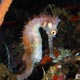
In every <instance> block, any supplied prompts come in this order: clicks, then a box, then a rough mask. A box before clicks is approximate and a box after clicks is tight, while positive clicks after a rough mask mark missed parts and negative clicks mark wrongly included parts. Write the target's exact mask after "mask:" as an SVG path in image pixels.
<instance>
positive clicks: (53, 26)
mask: <svg viewBox="0 0 80 80" xmlns="http://www.w3.org/2000/svg"><path fill="white" fill-rule="evenodd" d="M59 22H60V19H59V18H58V17H56V16H55V17H49V18H48V19H47V20H45V21H44V22H43V24H42V26H43V29H44V30H45V31H46V33H47V34H48V36H49V37H55V35H56V33H57V31H58V29H57V26H58V24H59Z"/></svg>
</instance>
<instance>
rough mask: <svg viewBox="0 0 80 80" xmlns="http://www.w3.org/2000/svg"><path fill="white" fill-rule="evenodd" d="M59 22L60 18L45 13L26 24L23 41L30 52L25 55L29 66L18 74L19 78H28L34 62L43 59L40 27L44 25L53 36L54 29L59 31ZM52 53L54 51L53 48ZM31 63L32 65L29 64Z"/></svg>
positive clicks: (26, 50)
mask: <svg viewBox="0 0 80 80" xmlns="http://www.w3.org/2000/svg"><path fill="white" fill-rule="evenodd" d="M48 23H49V24H48ZM58 23H59V19H58V18H57V17H51V16H48V15H46V16H45V15H44V16H39V17H37V18H34V19H32V20H31V21H29V23H28V24H27V25H25V29H24V31H23V37H24V38H23V43H24V47H25V52H27V53H26V54H28V55H27V56H24V57H25V58H24V60H25V61H26V64H27V66H26V71H25V73H23V74H21V75H18V79H19V80H23V79H24V78H27V77H28V76H29V75H30V74H31V72H32V70H33V67H34V64H35V63H36V62H40V60H41V59H42V38H41V34H40V32H39V28H40V27H42V28H43V29H44V30H45V31H46V33H47V34H48V37H49V36H51V38H52V37H53V32H52V31H53V30H54V31H57V25H58ZM51 40H52V39H51ZM49 41H50V40H49ZM49 46H50V45H49ZM51 46H52V45H51ZM29 49H30V50H31V52H30V55H29V53H28V52H29V51H28V50H29ZM50 53H52V51H51V50H50ZM30 63H31V64H32V65H29V64H30Z"/></svg>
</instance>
